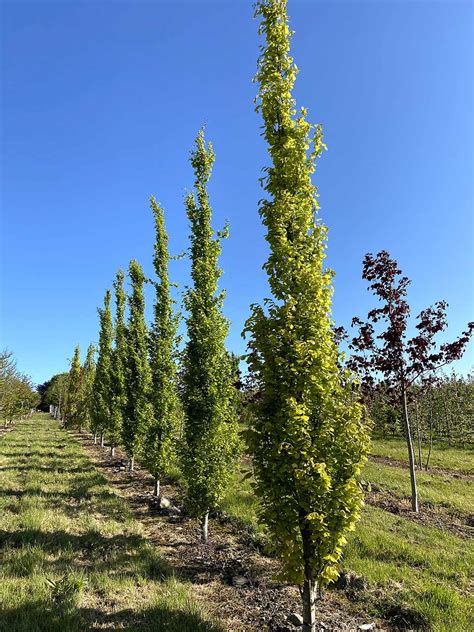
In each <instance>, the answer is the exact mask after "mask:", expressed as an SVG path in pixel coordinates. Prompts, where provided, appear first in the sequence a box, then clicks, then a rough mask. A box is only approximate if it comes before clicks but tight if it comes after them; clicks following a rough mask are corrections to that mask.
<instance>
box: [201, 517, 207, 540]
mask: <svg viewBox="0 0 474 632" xmlns="http://www.w3.org/2000/svg"><path fill="white" fill-rule="evenodd" d="M208 537H209V512H208V511H206V513H205V514H204V516H203V517H202V518H201V540H202V541H203V542H204V544H207V541H208Z"/></svg>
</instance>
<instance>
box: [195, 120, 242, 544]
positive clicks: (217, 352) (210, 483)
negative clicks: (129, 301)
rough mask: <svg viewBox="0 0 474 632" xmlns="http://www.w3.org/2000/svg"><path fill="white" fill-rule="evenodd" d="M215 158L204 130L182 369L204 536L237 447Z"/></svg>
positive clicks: (200, 140) (200, 138)
mask: <svg viewBox="0 0 474 632" xmlns="http://www.w3.org/2000/svg"><path fill="white" fill-rule="evenodd" d="M213 162H214V152H213V149H212V146H211V145H210V144H209V145H207V146H206V143H205V140H204V132H203V130H201V131H200V132H199V134H198V136H197V138H196V146H195V150H194V151H193V152H192V153H191V164H192V166H193V169H194V173H195V178H196V179H195V191H194V193H190V194H189V195H188V196H187V198H186V208H187V215H188V218H189V222H190V226H191V235H190V240H191V247H190V257H191V277H192V280H193V286H192V287H191V288H189V289H188V290H187V292H186V294H185V297H184V304H185V307H186V309H187V311H188V317H187V332H188V342H187V345H186V349H185V354H184V374H183V406H184V412H185V423H184V444H185V446H184V454H183V461H184V474H185V477H186V480H187V487H188V502H189V507H190V509H191V511H192V513H193V514H194V515H195V516H197V517H199V518H200V522H201V529H202V539H203V540H204V542H207V538H208V516H209V511H210V510H212V509H214V508H216V507H217V506H218V505H219V503H220V500H221V497H222V494H223V491H224V488H225V485H226V482H227V480H228V476H229V474H230V472H231V467H230V465H231V463H232V455H233V454H234V453H235V447H236V431H235V427H236V424H235V416H234V410H233V406H232V396H233V386H232V381H233V376H232V370H231V363H230V360H229V356H228V354H227V352H226V349H225V338H226V336H227V331H228V322H227V320H226V318H225V317H224V316H223V314H222V307H223V300H224V292H223V291H221V292H218V290H217V285H218V280H219V277H220V275H221V270H220V269H219V267H218V257H219V254H220V252H221V237H223V236H224V235H225V233H222V234H218V235H217V237H216V236H215V235H214V231H213V229H212V227H211V207H210V205H209V197H208V193H207V189H206V186H207V182H208V180H209V178H210V176H211V170H212V165H213Z"/></svg>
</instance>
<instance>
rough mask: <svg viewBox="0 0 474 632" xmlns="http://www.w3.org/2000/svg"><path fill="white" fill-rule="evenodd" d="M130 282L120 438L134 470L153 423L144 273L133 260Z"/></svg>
mask: <svg viewBox="0 0 474 632" xmlns="http://www.w3.org/2000/svg"><path fill="white" fill-rule="evenodd" d="M129 275H130V280H131V284H132V289H131V294H130V296H129V298H128V302H129V308H130V309H129V319H128V326H127V371H126V395H127V402H126V409H125V417H124V420H123V426H122V437H123V443H124V446H125V450H126V452H127V455H128V457H129V469H130V470H133V468H134V461H135V457H136V456H137V455H138V453H139V451H140V449H141V447H142V442H143V436H144V433H145V429H146V428H147V426H148V425H149V424H151V423H153V406H152V404H151V388H152V379H151V368H150V363H149V356H148V347H149V345H148V329H147V326H146V322H145V298H144V295H143V284H144V283H145V275H144V274H143V270H142V268H141V266H140V264H139V263H138V262H137V261H135V260H132V261H131V262H130V266H129Z"/></svg>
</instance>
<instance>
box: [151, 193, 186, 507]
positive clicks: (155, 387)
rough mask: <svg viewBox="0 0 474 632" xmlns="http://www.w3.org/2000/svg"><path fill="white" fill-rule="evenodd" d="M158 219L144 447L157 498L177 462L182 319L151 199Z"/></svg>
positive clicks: (162, 221) (162, 230)
mask: <svg viewBox="0 0 474 632" xmlns="http://www.w3.org/2000/svg"><path fill="white" fill-rule="evenodd" d="M150 202H151V209H152V211H153V215H154V219H155V230H156V241H155V251H154V257H153V264H154V267H155V274H156V276H157V278H158V281H157V282H155V284H154V285H155V290H156V299H155V305H154V321H153V328H152V331H151V335H150V358H151V370H152V391H151V399H152V404H153V413H154V414H153V417H152V418H151V420H150V422H149V423H148V425H147V428H146V435H145V440H144V445H143V452H144V461H145V464H146V467H147V468H148V470H149V472H150V473H151V474H152V475H153V477H154V479H155V489H154V495H155V496H159V495H160V478H161V476H162V475H163V474H166V472H167V471H168V470H169V467H170V464H171V461H172V458H173V434H174V430H175V427H176V415H177V404H178V396H177V388H176V362H175V352H176V348H175V343H176V330H177V325H178V319H177V317H176V316H175V315H174V314H173V301H172V299H171V295H170V282H169V277H168V263H169V260H170V256H169V253H168V235H167V234H166V228H165V218H164V213H163V209H162V208H161V206H160V205H159V204H158V203H157V202H156V200H155V198H153V197H152V198H151V200H150Z"/></svg>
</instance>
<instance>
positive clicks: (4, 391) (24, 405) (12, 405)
mask: <svg viewBox="0 0 474 632" xmlns="http://www.w3.org/2000/svg"><path fill="white" fill-rule="evenodd" d="M39 400H40V397H39V395H38V392H37V391H36V389H35V388H34V387H33V384H32V382H31V379H30V378H29V377H28V376H27V375H24V374H23V373H20V371H19V370H18V369H17V366H16V361H15V358H14V357H13V354H12V352H11V351H8V350H6V349H4V350H3V351H0V419H1V418H3V424H4V426H7V425H8V424H11V423H12V422H13V421H14V420H15V419H23V418H24V417H27V416H29V415H30V414H31V412H32V411H33V410H34V409H35V408H36V406H37V405H38V403H39Z"/></svg>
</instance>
